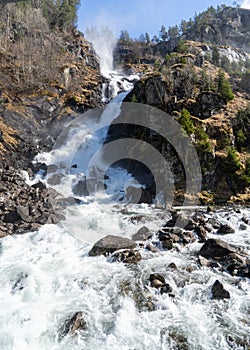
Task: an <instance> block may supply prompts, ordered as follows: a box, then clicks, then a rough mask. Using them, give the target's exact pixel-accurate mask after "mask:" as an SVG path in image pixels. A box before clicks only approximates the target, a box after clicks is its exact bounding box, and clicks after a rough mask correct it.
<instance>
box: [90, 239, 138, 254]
mask: <svg viewBox="0 0 250 350" xmlns="http://www.w3.org/2000/svg"><path fill="white" fill-rule="evenodd" d="M135 247H136V243H135V241H132V240H131V239H128V238H123V237H119V236H113V235H108V236H106V237H104V238H102V239H100V240H99V241H97V242H96V243H95V244H94V246H93V247H92V249H91V250H90V251H89V256H97V255H102V254H103V255H106V254H111V253H114V252H115V251H116V250H121V249H134V248H135Z"/></svg>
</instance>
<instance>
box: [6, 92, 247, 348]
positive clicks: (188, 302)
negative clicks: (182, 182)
mask: <svg viewBox="0 0 250 350" xmlns="http://www.w3.org/2000/svg"><path fill="white" fill-rule="evenodd" d="M122 98H123V96H122V95H120V96H118V97H117V99H118V100H119V99H120V100H122ZM113 107H115V108H116V109H117V104H115V105H113V106H112V104H110V105H109V107H108V108H109V109H106V112H105V114H104V115H103V118H102V119H101V120H100V121H99V122H95V123H99V124H98V127H99V130H100V133H99V134H98V135H96V134H93V133H92V132H91V124H89V128H84V129H79V128H78V129H74V130H72V135H74V137H73V138H71V140H70V139H69V140H68V142H65V143H64V144H63V145H62V147H61V148H60V149H57V150H56V151H54V152H52V153H48V154H41V155H39V157H38V158H39V160H42V161H46V162H47V164H54V165H55V164H57V165H58V166H59V167H60V166H61V165H60V164H61V163H63V162H65V161H66V160H67V157H70V154H71V153H70V151H71V148H72V147H74V142H75V141H76V139H77V137H80V138H82V139H84V140H85V141H86V142H85V141H84V142H82V148H81V149H78V151H77V152H76V153H75V156H74V159H73V160H71V161H72V164H73V163H76V164H77V168H76V169H75V168H72V171H71V173H70V174H68V175H67V176H66V177H65V178H64V180H63V181H62V182H61V183H60V184H59V185H55V186H53V187H55V188H56V189H57V190H58V191H62V192H63V193H64V195H65V193H67V192H68V195H69V196H71V195H72V187H74V184H75V183H76V182H77V181H78V180H79V178H78V177H79V176H82V174H83V173H84V171H85V170H86V164H88V162H89V159H90V158H91V157H92V155H93V154H94V153H95V152H96V151H97V149H98V148H100V147H101V146H102V142H103V140H104V139H105V135H106V132H107V129H103V130H102V125H107V123H110V122H111V121H112V120H111V119H112V118H114V117H115V116H116V115H117V113H119V108H118V109H117V110H116V111H114V110H113V109H112V108H113ZM110 109H111V110H110ZM110 118H111V119H110ZM93 123H94V122H93ZM72 135H71V136H72ZM83 155H84V156H83ZM62 168H63V167H62ZM55 169H56V168H55ZM60 169H61V168H60ZM57 171H58V169H57V170H55V173H56V172H57ZM113 171H117V172H118V173H117V174H119V176H118V175H117V174H115V177H116V178H118V179H119V181H118V183H114V182H112V181H110V182H111V183H110V184H109V185H110V187H109V189H110V193H111V194H112V192H113V193H114V192H116V191H117V189H119V188H120V187H121V184H123V183H124V182H126V181H128V180H131V176H130V175H129V174H127V173H126V172H124V171H121V170H113ZM51 175H52V174H50V176H51ZM111 175H112V174H111ZM94 200H98V198H94ZM94 200H93V202H91V200H90V199H89V202H88V203H86V205H84V204H83V205H81V206H79V207H77V208H76V209H74V211H73V213H74V215H68V216H67V217H66V224H67V225H66V227H67V229H69V228H70V227H73V226H74V227H78V228H79V230H80V231H82V232H83V233H84V235H83V239H82V241H80V240H78V239H76V238H74V237H73V236H71V235H70V234H69V232H68V231H67V230H66V229H65V227H64V226H62V225H61V224H59V225H45V226H43V227H42V228H41V229H40V230H39V231H37V232H32V233H28V234H25V235H22V236H21V235H16V236H9V237H5V238H3V239H1V241H0V244H1V245H0V285H1V289H0V308H1V311H0V349H1V350H45V349H49V350H69V349H70V350H79V349H81V350H95V349H101V350H110V349H113V350H132V349H133V350H145V349H153V350H175V349H176V350H177V349H188V350H211V349H213V350H222V349H223V350H229V349H234V350H236V349H238V350H244V349H248V348H249V344H250V340H249V334H250V323H249V312H250V288H249V287H250V284H249V280H248V279H246V278H239V277H232V276H230V275H229V274H227V273H225V272H221V271H220V270H219V269H216V268H213V269H212V268H206V267H204V268H200V267H198V265H197V258H196V255H195V254H196V252H198V250H199V249H200V247H201V243H193V244H190V245H188V246H186V247H185V248H182V247H179V249H176V250H170V251H159V252H158V253H156V254H153V253H151V252H149V251H146V250H142V251H141V254H142V257H143V259H142V261H141V262H140V263H139V264H138V265H136V266H134V265H132V266H126V265H124V264H122V263H110V261H109V259H106V258H105V257H104V256H99V257H89V256H88V252H89V250H90V248H91V247H92V244H90V243H86V242H91V241H94V240H96V239H98V238H99V236H98V233H101V235H102V236H103V235H104V233H105V234H120V235H121V233H123V234H124V236H130V237H131V235H132V233H136V232H137V230H138V228H140V227H141V226H143V225H145V224H146V225H147V226H148V227H149V228H150V229H151V230H152V231H153V232H154V231H156V230H157V228H158V226H159V225H160V224H161V222H162V221H161V220H163V218H164V215H165V217H167V215H168V214H167V213H166V212H162V211H161V210H159V211H156V210H155V209H153V208H151V207H150V206H147V205H140V206H138V205H137V206H131V207H130V208H128V212H129V210H130V211H131V215H129V213H127V212H126V213H123V212H122V211H121V208H119V207H118V209H117V210H115V209H114V210H113V212H112V213H111V212H110V211H108V212H107V211H105V210H103V211H102V210H100V206H99V205H98V206H97V205H95V203H94ZM83 211H84V220H82V216H83ZM138 213H139V214H141V215H140V216H141V218H140V220H141V222H140V223H139V224H138V223H136V222H135V221H133V220H130V218H131V217H132V215H137V214H138ZM71 214H72V212H71ZM158 214H159V218H158V220H155V221H152V217H153V218H155V217H157V215H158ZM243 214H245V215H246V216H247V217H250V210H247V209H242V210H241V212H240V213H237V212H233V211H232V212H230V215H228V213H227V211H221V212H219V213H217V214H205V215H206V216H207V217H210V216H213V215H214V216H216V217H217V218H218V219H219V220H220V221H221V222H223V221H225V222H227V223H229V224H230V225H231V226H233V227H234V228H235V229H236V233H235V234H233V235H226V236H224V237H223V240H225V241H227V242H228V243H232V244H234V245H236V246H238V247H241V248H242V249H244V250H245V252H246V254H248V256H249V244H250V240H249V236H250V231H249V225H247V229H246V230H239V225H240V222H241V217H242V215H243ZM143 220H144V221H143ZM208 236H209V237H217V235H216V232H212V233H209V235H208ZM84 241H86V242H84ZM170 263H175V265H176V266H177V269H176V270H173V269H171V268H168V266H169V264H170ZM153 272H158V273H162V274H164V275H165V276H166V279H167V281H168V283H169V284H170V285H171V287H172V289H173V294H174V297H173V296H169V295H168V294H160V293H159V290H157V289H154V288H152V287H150V283H149V280H148V279H149V275H150V274H151V273H153ZM216 279H220V281H221V282H223V285H224V287H225V288H226V289H227V290H228V291H229V292H230V295H231V298H230V299H228V300H213V299H212V298H211V286H212V284H213V283H214V281H215V280H216ZM148 304H152V305H153V307H152V308H151V309H150V308H149V307H148ZM148 309H150V310H152V311H149V310H148ZM78 311H82V312H83V313H84V318H85V320H86V322H87V329H86V330H82V331H79V332H77V333H76V334H70V335H67V336H65V337H61V336H60V331H59V330H60V328H61V326H62V325H63V324H64V322H65V320H66V319H68V318H70V317H71V316H72V315H73V314H74V313H75V312H78ZM244 344H245V345H244Z"/></svg>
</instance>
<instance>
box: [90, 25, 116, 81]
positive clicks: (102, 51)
mask: <svg viewBox="0 0 250 350" xmlns="http://www.w3.org/2000/svg"><path fill="white" fill-rule="evenodd" d="M85 36H86V39H87V40H89V41H90V42H91V43H92V44H93V46H94V49H95V51H96V53H97V55H98V56H99V58H100V68H101V73H102V74H103V75H104V76H105V75H107V73H108V72H110V71H112V70H113V51H114V48H115V45H116V38H115V36H114V34H113V32H112V31H111V30H110V29H109V28H107V27H105V28H104V27H102V28H101V29H100V30H97V28H96V27H91V29H87V30H86V33H85Z"/></svg>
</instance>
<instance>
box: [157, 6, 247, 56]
mask: <svg viewBox="0 0 250 350" xmlns="http://www.w3.org/2000/svg"><path fill="white" fill-rule="evenodd" d="M210 9H211V8H210ZM181 39H182V40H192V41H198V42H202V43H207V44H212V45H213V44H214V45H223V46H230V47H232V48H235V49H240V50H243V51H245V52H246V53H250V45H249V42H250V10H248V9H243V8H233V7H224V8H223V9H222V10H221V11H215V9H213V10H210V11H209V10H208V11H205V12H203V13H202V14H200V15H198V16H196V18H195V20H194V21H193V22H192V24H191V25H190V26H189V27H188V29H186V30H185V31H184V32H183V33H182V34H181V35H180V36H178V37H176V38H171V40H168V41H162V42H160V43H159V44H157V45H155V46H154V52H155V53H157V52H158V53H160V54H161V55H166V54H167V53H169V52H171V51H173V50H174V48H175V47H176V45H177V44H178V42H179V41H180V40H181Z"/></svg>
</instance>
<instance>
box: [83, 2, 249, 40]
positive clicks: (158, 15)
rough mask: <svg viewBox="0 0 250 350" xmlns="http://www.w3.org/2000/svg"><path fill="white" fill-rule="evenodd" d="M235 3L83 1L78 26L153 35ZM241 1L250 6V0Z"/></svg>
mask: <svg viewBox="0 0 250 350" xmlns="http://www.w3.org/2000/svg"><path fill="white" fill-rule="evenodd" d="M233 3H234V0H224V1H223V0H222V1H217V0H212V1H209V0H172V1H170V0H106V1H103V0H81V6H80V9H79V12H78V27H79V29H80V30H81V31H83V32H84V31H85V29H86V27H91V26H97V27H100V26H106V27H109V28H110V29H112V30H113V31H114V33H115V34H116V35H119V33H120V31H121V29H127V30H128V32H129V34H130V36H131V37H138V36H139V35H140V34H141V33H145V32H148V33H149V34H150V36H152V35H154V34H157V35H158V33H159V30H160V27H161V25H162V24H164V25H165V26H166V27H168V26H172V25H175V24H179V23H180V21H181V20H182V19H186V20H188V19H189V18H190V17H193V16H194V14H195V12H197V13H200V12H202V11H204V10H206V9H207V8H208V7H209V6H212V5H213V6H214V7H217V5H221V4H226V5H228V6H232V5H233ZM237 3H238V4H242V3H244V7H246V8H250V0H244V1H243V0H238V1H237Z"/></svg>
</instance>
